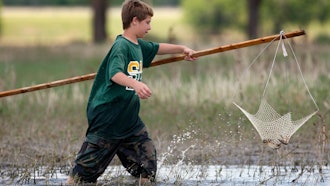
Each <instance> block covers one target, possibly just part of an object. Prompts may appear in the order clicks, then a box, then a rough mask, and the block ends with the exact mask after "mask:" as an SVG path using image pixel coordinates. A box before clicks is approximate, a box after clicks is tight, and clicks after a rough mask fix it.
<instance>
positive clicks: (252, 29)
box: [247, 0, 261, 39]
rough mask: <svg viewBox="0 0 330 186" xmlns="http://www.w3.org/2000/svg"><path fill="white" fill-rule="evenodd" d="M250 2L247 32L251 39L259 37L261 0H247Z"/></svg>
mask: <svg viewBox="0 0 330 186" xmlns="http://www.w3.org/2000/svg"><path fill="white" fill-rule="evenodd" d="M247 3H248V6H247V7H248V14H249V15H248V19H249V20H248V25H247V33H248V36H249V38H250V39H253V38H256V37H258V27H259V9H260V4H261V0H247Z"/></svg>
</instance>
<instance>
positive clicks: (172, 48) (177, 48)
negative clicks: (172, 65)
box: [157, 43, 196, 61]
mask: <svg viewBox="0 0 330 186" xmlns="http://www.w3.org/2000/svg"><path fill="white" fill-rule="evenodd" d="M194 53H195V51H194V50H192V49H190V48H188V47H186V46H184V45H174V44H169V43H159V49H158V52H157V54H158V55H163V54H184V55H186V58H185V60H188V61H193V60H195V59H196V58H194V57H192V55H193V54H194Z"/></svg>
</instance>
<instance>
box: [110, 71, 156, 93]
mask: <svg viewBox="0 0 330 186" xmlns="http://www.w3.org/2000/svg"><path fill="white" fill-rule="evenodd" d="M111 80H112V81H113V82H115V83H117V84H119V85H122V86H125V87H131V88H133V89H134V90H135V92H136V93H137V95H138V96H139V98H141V99H147V98H149V97H150V96H151V90H150V89H149V87H148V86H147V85H146V84H144V83H142V82H140V81H137V80H135V79H133V78H130V77H128V76H127V75H126V74H124V73H123V72H118V73H117V74H115V75H114V76H113V77H112V78H111Z"/></svg>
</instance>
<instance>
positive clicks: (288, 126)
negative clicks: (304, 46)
mask: <svg viewBox="0 0 330 186" xmlns="http://www.w3.org/2000/svg"><path fill="white" fill-rule="evenodd" d="M279 37H280V40H279V43H278V45H277V48H276V52H275V56H274V59H273V63H272V64H271V68H270V71H269V74H268V79H267V81H266V85H265V87H264V89H263V94H262V96H261V101H260V105H259V108H258V111H257V112H256V113H255V114H251V113H249V112H248V111H246V109H244V108H243V107H242V104H238V102H234V105H235V106H236V107H238V108H239V109H240V110H241V111H242V112H243V114H244V115H245V116H246V117H247V118H248V120H249V121H250V122H251V123H252V125H253V126H254V128H255V129H256V130H257V132H258V133H259V135H260V137H261V139H262V141H263V142H264V143H266V144H267V145H268V146H270V147H271V148H273V149H278V148H280V147H281V145H282V144H285V145H286V144H288V143H289V140H290V138H291V136H292V135H293V134H294V133H295V132H296V131H297V130H298V129H299V128H300V127H301V126H302V125H303V124H305V123H306V122H307V121H308V120H309V119H310V118H311V117H312V116H313V115H315V114H316V113H317V112H318V106H317V105H316V102H315V100H314V98H313V97H312V95H311V93H310V91H309V89H308V87H307V84H306V82H305V79H304V77H303V75H302V72H301V69H300V65H299V63H298V60H297V58H296V56H295V54H294V52H293V49H292V47H291V45H290V44H289V46H290V49H291V52H292V56H293V59H294V60H293V61H294V62H295V64H296V67H297V69H298V71H299V75H298V76H299V77H300V79H301V82H302V83H301V85H303V86H304V87H305V90H300V89H304V88H303V86H301V85H300V86H299V85H298V83H297V82H298V81H297V80H296V81H295V82H294V83H291V84H290V86H289V85H287V86H286V87H285V88H284V89H285V90H286V91H287V90H288V89H289V88H294V89H298V91H296V92H298V93H300V95H307V96H309V99H310V100H312V102H313V104H314V105H315V107H316V108H317V109H316V111H313V112H312V113H310V112H308V111H307V112H306V113H304V114H301V116H299V117H298V118H299V119H296V120H293V119H292V110H290V109H288V110H287V111H283V109H282V113H286V114H283V115H281V114H279V113H278V112H277V111H276V110H275V109H274V108H275V107H274V104H275V103H277V104H279V102H281V103H282V104H283V103H284V102H286V101H284V100H283V98H284V99H288V100H290V99H292V96H293V95H289V94H287V95H284V94H283V93H280V96H279V98H276V99H275V101H274V92H278V90H277V89H273V90H270V91H269V90H267V89H269V88H270V87H269V84H270V79H271V76H272V71H273V70H274V68H275V62H276V57H277V51H278V48H279V46H281V47H282V51H283V56H284V58H287V56H288V52H287V51H286V48H285V45H284V42H283V40H282V37H283V32H281V34H280V36H279ZM270 44H271V43H270ZM268 46H269V45H268ZM268 46H267V47H268ZM267 47H266V48H267ZM264 50H265V49H264ZM264 50H263V51H264ZM263 51H262V52H261V53H260V54H259V56H257V58H258V57H260V56H261V54H262V53H263ZM255 61H256V59H255V60H254V61H253V62H252V63H251V64H250V65H249V67H248V69H249V68H251V66H252V65H253V64H254V63H255ZM287 64H289V63H287ZM282 69H284V70H286V68H285V67H284V68H282ZM257 72H260V69H259V70H258V71H257ZM250 74H255V73H250ZM278 74H280V75H281V74H282V73H278ZM278 74H277V75H278ZM283 74H286V75H288V74H290V75H291V74H292V73H283ZM241 79H244V78H241ZM246 79H248V78H246ZM245 81H248V80H245ZM288 81H289V79H288V78H287V77H285V79H280V80H278V79H277V80H276V79H275V80H274V81H273V82H277V84H276V85H275V86H274V87H275V88H277V87H278V86H279V84H281V86H283V85H284V82H288ZM240 83H242V82H240ZM292 86H294V87H292ZM299 90H300V91H299ZM259 91H260V90H259ZM267 91H268V92H270V93H272V94H271V95H270V96H269V97H268V98H266V97H267V96H266V93H267ZM304 91H306V92H307V94H302V92H304ZM270 99H273V101H272V102H271V103H272V105H273V106H271V105H270V104H269V103H270V102H269V100H270ZM307 99H308V98H307ZM307 99H305V100H307ZM248 100H251V99H248ZM288 107H295V106H293V105H290V104H289V105H288ZM299 114H300V113H299ZM302 115H306V116H302ZM295 118H296V117H295Z"/></svg>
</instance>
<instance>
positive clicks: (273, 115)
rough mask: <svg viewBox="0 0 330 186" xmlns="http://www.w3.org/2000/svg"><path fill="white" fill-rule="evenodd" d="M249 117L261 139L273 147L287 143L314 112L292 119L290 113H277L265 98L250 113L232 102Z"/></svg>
mask: <svg viewBox="0 0 330 186" xmlns="http://www.w3.org/2000/svg"><path fill="white" fill-rule="evenodd" d="M234 104H235V105H236V106H237V107H238V108H239V109H240V110H241V111H242V112H243V113H244V115H245V116H246V117H247V118H248V119H249V121H250V122H251V123H252V125H253V126H254V127H255V129H256V130H257V131H258V133H259V135H260V137H261V139H262V141H263V142H264V143H266V144H267V145H269V146H270V147H271V148H273V149H277V148H280V146H281V144H285V145H287V144H288V143H289V140H290V138H291V136H292V135H293V134H294V133H295V132H296V131H297V130H298V129H299V128H300V127H301V126H302V125H303V124H304V123H305V122H306V121H308V120H309V119H310V118H311V117H312V116H313V115H314V114H316V112H314V113H311V114H310V115H308V116H306V117H304V118H301V119H299V120H296V121H292V119H291V113H287V114H285V115H283V116H281V115H280V114H278V113H277V112H276V111H275V110H274V109H273V107H272V106H270V105H269V104H268V103H267V101H266V100H265V99H262V100H261V103H260V106H259V109H258V112H257V113H256V114H254V115H253V114H250V113H249V112H247V111H246V110H244V109H243V108H242V107H240V106H239V105H237V104H236V103H234Z"/></svg>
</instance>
